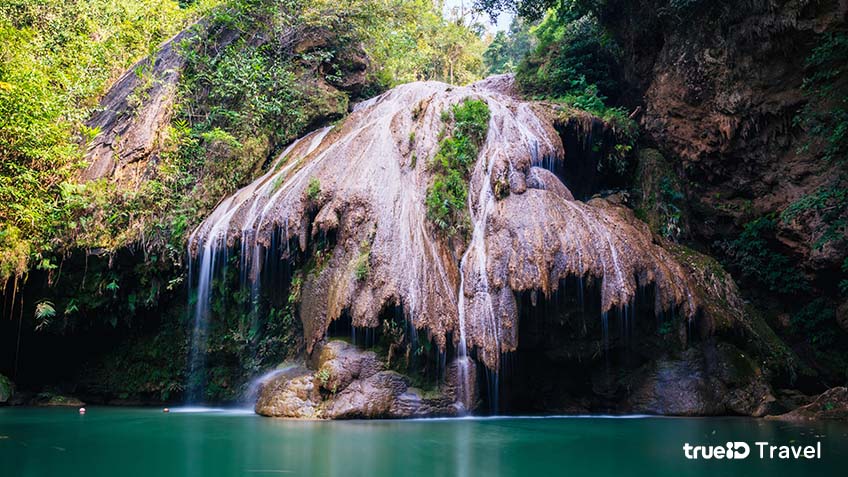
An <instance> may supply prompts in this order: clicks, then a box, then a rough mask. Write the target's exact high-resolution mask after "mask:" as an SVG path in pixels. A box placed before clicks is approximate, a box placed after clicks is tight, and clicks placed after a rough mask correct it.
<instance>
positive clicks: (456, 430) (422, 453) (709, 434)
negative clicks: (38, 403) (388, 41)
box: [0, 407, 848, 477]
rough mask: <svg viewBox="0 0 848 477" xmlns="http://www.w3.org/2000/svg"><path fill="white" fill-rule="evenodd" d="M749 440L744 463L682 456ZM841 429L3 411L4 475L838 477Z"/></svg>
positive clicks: (847, 447)
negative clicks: (811, 457)
mask: <svg viewBox="0 0 848 477" xmlns="http://www.w3.org/2000/svg"><path fill="white" fill-rule="evenodd" d="M727 441H745V442H748V443H750V444H751V445H752V456H751V457H749V458H748V459H746V460H744V461H715V460H713V461H697V462H695V461H689V460H686V459H685V458H684V457H683V453H682V446H683V444H684V443H685V442H689V443H691V444H710V443H712V444H723V443H725V442H727ZM756 441H768V442H771V443H773V444H784V445H785V444H792V445H800V444H807V443H815V442H816V441H821V442H822V454H823V459H822V460H821V461H777V460H775V461H770V460H760V459H758V458H756V456H755V455H754V454H755V453H756V452H755V448H754V446H753V443H754V442H756ZM846 457H848V425H846V424H838V423H821V424H805V425H794V424H786V423H778V422H772V421H763V420H753V419H742V418H739V419H734V418H720V419H712V418H710V419H706V418H703V419H672V418H647V417H646V418H641V419H620V418H616V419H610V418H588V417H584V418H545V419H537V418H481V419H434V420H415V421H349V422H317V421H287V420H278V419H267V418H261V417H258V416H255V415H253V414H250V413H249V412H247V411H246V410H239V409H215V408H213V409H209V408H196V409H191V408H176V409H172V410H171V413H169V414H165V413H162V411H161V410H159V409H155V410H154V409H114V408H97V407H94V408H89V412H88V413H87V414H86V415H85V416H80V415H79V414H78V413H77V412H76V410H75V409H14V408H6V409H0V476H7V475H8V476H45V475H48V476H52V475H61V476H76V475H79V476H95V477H96V476H114V475H121V476H163V477H168V476H219V475H220V476H235V475H306V476H345V477H347V476H395V475H426V476H443V475H444V476H462V477H469V476H478V475H483V476H487V477H488V476H494V477H498V476H526V475H545V476H547V475H566V474H567V475H585V474H589V473H591V474H592V475H593V476H607V475H609V476H613V475H614V476H619V475H646V476H648V475H650V476H666V475H668V476H680V475H692V476H699V475H705V476H706V475H709V476H711V477H712V476H718V475H720V476H734V475H738V476H749V475H766V474H770V475H772V476H780V475H793V476H799V475H816V476H817V477H821V476H827V475H841V473H842V472H843V471H844V468H843V466H844V464H845V462H846Z"/></svg>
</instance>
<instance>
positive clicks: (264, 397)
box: [255, 368, 323, 419]
mask: <svg viewBox="0 0 848 477" xmlns="http://www.w3.org/2000/svg"><path fill="white" fill-rule="evenodd" d="M315 381H316V380H315V376H314V375H313V374H312V373H311V372H310V371H309V370H307V369H305V368H294V369H291V370H288V371H286V372H283V373H281V374H279V375H277V376H275V377H274V378H272V379H271V380H269V381H268V382H267V383H265V385H264V386H262V389H261V390H260V392H259V400H258V401H257V402H256V407H255V411H256V413H257V414H260V415H263V416H269V417H293V418H301V419H315V418H320V417H322V416H323V414H322V411H321V393H320V392H319V391H318V386H319V385H318V384H317V383H316V382H315Z"/></svg>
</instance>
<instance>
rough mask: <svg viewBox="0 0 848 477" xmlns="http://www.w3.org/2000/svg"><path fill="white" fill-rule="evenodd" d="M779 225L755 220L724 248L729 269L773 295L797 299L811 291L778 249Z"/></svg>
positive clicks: (770, 221)
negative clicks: (728, 261)
mask: <svg viewBox="0 0 848 477" xmlns="http://www.w3.org/2000/svg"><path fill="white" fill-rule="evenodd" d="M776 223H777V222H776V220H775V219H774V218H773V217H770V216H767V217H761V218H759V219H756V220H753V221H751V222H749V223H747V224H745V226H744V229H743V231H742V233H741V234H739V236H738V237H737V238H736V239H734V240H731V241H729V242H727V243H725V244H724V246H723V248H724V250H725V252H726V253H727V255H728V256H729V258H730V260H731V263H730V265H731V266H732V267H734V268H736V269H737V270H738V271H739V272H740V273H741V275H742V277H743V278H745V279H747V280H750V281H752V282H753V283H754V284H756V285H759V286H762V287H764V288H765V289H766V290H768V291H770V292H773V293H779V294H782V295H797V294H799V293H801V292H804V291H806V290H807V289H809V283H808V282H807V279H806V277H805V276H804V274H803V273H801V271H800V270H798V269H797V268H796V267H794V266H793V265H792V262H791V261H790V259H789V257H787V256H786V255H784V254H782V253H781V252H779V251H777V250H776V249H775V248H776V247H775V245H774V239H773V237H774V231H775V226H776Z"/></svg>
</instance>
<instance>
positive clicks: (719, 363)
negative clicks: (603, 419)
mask: <svg viewBox="0 0 848 477" xmlns="http://www.w3.org/2000/svg"><path fill="white" fill-rule="evenodd" d="M628 380H629V385H630V386H631V387H632V391H631V393H630V395H629V397H628V398H627V404H626V406H625V408H626V410H627V411H629V412H636V413H646V414H662V415H676V416H705V415H724V414H737V415H746V416H756V417H760V416H764V415H766V414H767V413H769V412H770V411H771V410H772V409H775V402H776V399H775V397H774V396H773V395H772V390H771V387H770V386H769V384H768V382H767V381H766V379H765V377H764V376H763V372H762V370H761V369H760V368H759V367H758V366H757V365H756V363H755V362H754V361H753V360H752V359H751V357H749V356H746V355H745V353H743V352H742V351H740V350H739V349H737V348H736V347H734V346H732V345H730V344H726V343H719V344H717V345H716V344H714V343H710V344H705V345H701V346H698V347H693V348H690V349H688V350H686V351H685V352H683V353H681V354H680V355H679V356H676V357H665V358H660V359H657V360H656V361H654V362H652V363H649V364H648V365H646V366H645V367H644V368H643V369H642V370H641V371H639V372H636V373H635V374H634V375H633V376H631V377H630V378H628Z"/></svg>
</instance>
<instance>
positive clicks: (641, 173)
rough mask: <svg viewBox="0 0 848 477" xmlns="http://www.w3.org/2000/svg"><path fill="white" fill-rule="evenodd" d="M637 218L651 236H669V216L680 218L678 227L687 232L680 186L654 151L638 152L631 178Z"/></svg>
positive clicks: (665, 162) (686, 220)
mask: <svg viewBox="0 0 848 477" xmlns="http://www.w3.org/2000/svg"><path fill="white" fill-rule="evenodd" d="M634 188H635V197H636V199H637V203H638V207H636V210H635V212H636V216H637V217H639V218H640V219H641V220H642V221H644V222H646V223H647V224H648V225H649V226H650V227H651V231H652V232H654V233H658V234H662V235H668V234H669V233H670V232H668V231H664V230H663V229H664V228H667V227H668V224H669V220H670V218H671V217H670V215H672V214H679V217H678V218H677V222H676V223H677V226H678V227H679V228H680V229H681V231H682V230H685V229H686V223H687V222H688V218H687V217H688V214H687V211H686V208H685V206H684V205H685V204H684V200H683V199H684V197H685V196H684V193H683V186H682V184H681V183H680V180H679V179H678V177H677V174H675V172H674V170H673V169H672V167H671V164H669V163H668V161H666V159H665V157H663V155H662V154H661V153H660V152H659V151H658V150H656V149H642V150H640V151H639V162H638V164H637V166H636V174H635V177H634Z"/></svg>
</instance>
